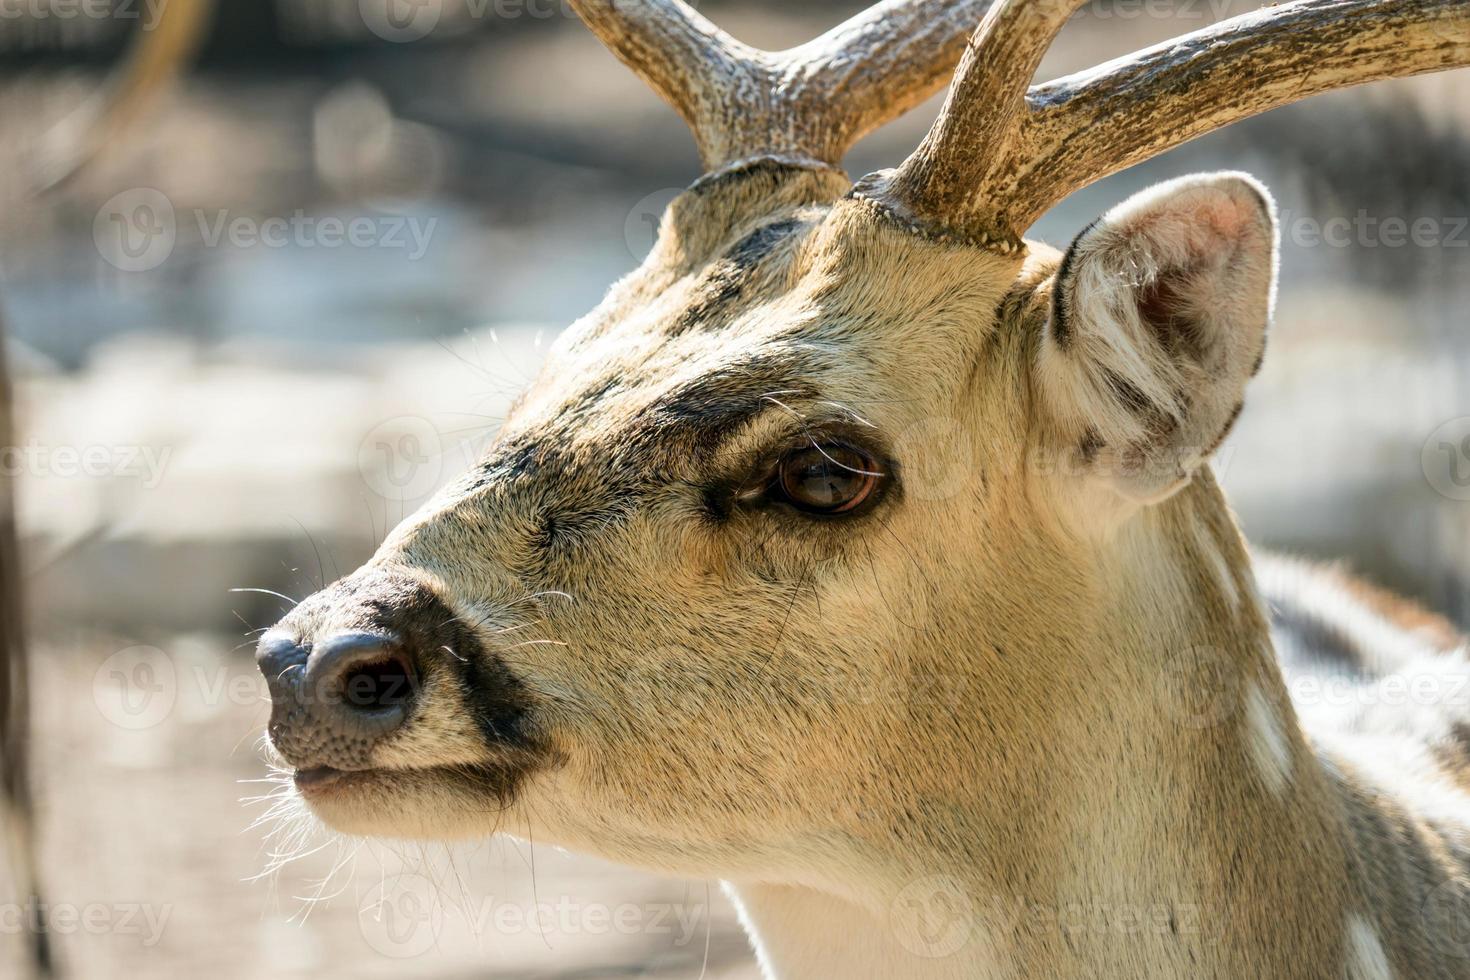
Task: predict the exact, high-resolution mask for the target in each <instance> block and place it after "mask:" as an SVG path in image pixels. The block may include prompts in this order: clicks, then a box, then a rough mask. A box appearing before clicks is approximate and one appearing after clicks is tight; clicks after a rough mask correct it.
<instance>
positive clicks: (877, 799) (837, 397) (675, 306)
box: [256, 0, 1470, 980]
mask: <svg viewBox="0 0 1470 980" xmlns="http://www.w3.org/2000/svg"><path fill="white" fill-rule="evenodd" d="M573 6H574V7H575V8H576V10H577V12H578V13H579V15H580V16H581V18H582V19H583V21H584V22H585V23H586V25H587V26H588V27H590V29H591V30H592V31H593V32H594V33H595V34H596V35H597V37H598V38H599V39H600V40H601V41H602V42H603V43H604V44H605V45H606V46H607V47H609V48H610V49H611V50H612V52H613V53H614V54H616V55H617V57H618V58H620V59H621V60H622V61H623V62H625V63H626V64H627V65H628V66H629V67H631V68H632V69H633V70H634V71H635V72H636V73H637V74H638V75H640V76H641V77H642V78H643V79H645V80H646V81H647V82H648V83H649V84H650V85H651V86H652V87H653V89H654V90H655V91H656V92H657V93H658V94H659V95H661V96H662V97H663V98H664V99H665V100H666V101H667V102H669V103H670V104H671V105H672V107H673V108H674V109H675V110H676V111H677V112H678V113H679V114H680V115H681V116H682V117H683V118H684V120H685V121H686V122H687V123H688V124H689V127H690V129H691V130H692V132H693V135H694V139H695V142H696V143H697V146H698V149H699V153H700V157H701V161H702V165H703V168H704V173H703V174H702V176H700V177H699V178H698V179H696V180H695V181H694V182H693V183H692V184H690V185H689V187H688V189H687V190H685V191H684V192H683V193H682V194H681V195H680V196H678V197H677V198H676V199H674V201H673V202H672V203H671V204H670V205H669V206H668V209H667V211H666V213H665V214H664V215H663V217H662V220H661V224H660V228H659V233H658V238H657V242H656V244H655V246H654V248H653V250H652V252H651V253H650V254H649V255H648V257H647V259H646V260H645V261H644V262H643V263H642V264H641V265H640V266H639V267H638V268H637V269H636V270H635V271H633V272H631V273H630V274H628V275H627V276H626V277H625V278H624V279H622V280H621V281H619V282H617V283H616V284H615V285H613V286H612V287H611V289H610V290H609V291H608V293H607V295H606V297H605V298H604V300H603V301H602V302H601V304H600V305H598V306H597V307H596V308H595V309H594V310H593V311H592V312H590V313H589V314H587V315H586V316H585V317H584V318H582V319H581V320H579V321H577V322H576V323H575V324H574V325H572V326H571V327H570V328H569V329H568V330H567V331H565V332H564V333H563V334H561V335H560V337H559V339H558V340H557V341H556V343H555V344H554V345H553V346H552V348H551V350H550V352H549V354H548V356H547V360H546V363H545V365H544V367H543V369H542V370H541V373H540V374H539V375H538V377H537V379H536V380H535V381H533V382H532V383H531V384H530V385H529V387H528V388H527V389H526V390H525V391H524V392H523V393H522V394H521V395H520V396H519V398H518V399H517V401H516V402H515V403H514V404H513V406H512V407H511V409H510V410H509V412H508V414H507V417H506V419H505V421H504V423H503V425H502V426H501V428H500V429H499V430H498V432H497V434H496V436H495V439H494V442H493V444H492V445H490V446H489V448H488V449H487V451H486V453H485V455H484V456H483V458H481V459H480V460H479V461H478V462H477V463H475V464H474V465H472V466H471V467H470V468H469V469H468V470H467V471H466V472H464V473H462V474H461V475H459V476H457V477H454V478H452V479H451V480H450V481H449V482H448V483H447V484H446V485H445V486H444V488H443V489H442V490H440V491H438V492H437V493H436V495H435V496H433V497H432V498H430V499H429V501H428V502H427V503H425V504H424V505H423V506H422V508H421V509H419V510H418V511H417V512H416V513H415V514H413V515H412V516H410V517H408V518H407V519H406V520H405V521H404V522H403V523H402V524H400V525H399V526H398V527H397V528H395V529H394V530H392V531H391V532H390V533H389V534H388V535H387V537H386V538H385V539H384V541H383V542H382V544H381V546H380V547H379V548H378V550H377V551H376V553H375V554H374V556H373V557H372V558H371V559H370V560H369V561H368V562H367V563H366V564H365V565H363V566H362V567H361V568H359V569H357V570H356V571H354V572H352V573H351V574H349V575H347V576H345V577H343V578H341V579H340V580H338V581H336V582H334V583H331V584H328V585H325V586H324V587H323V588H322V589H320V590H319V591H317V592H315V593H314V594H312V595H310V596H308V597H307V598H305V599H304V600H303V601H302V602H300V604H299V605H297V606H295V607H294V608H293V609H291V610H290V611H289V612H287V613H286V614H285V616H284V617H283V618H282V619H281V620H280V621H279V622H278V623H276V625H274V626H273V627H271V628H270V629H269V630H268V631H267V632H265V633H264V634H263V635H262V636H261V638H260V640H259V645H258V647H257V652H256V657H257V662H258V664H259V667H260V669H261V671H262V673H263V675H264V678H265V682H266V684H267V685H268V689H269V695H270V700H271V715H270V719H269V722H268V740H269V744H270V746H271V751H272V752H273V753H274V755H275V756H276V757H277V758H278V761H279V763H280V765H281V766H282V768H283V770H284V772H285V774H286V775H285V777H283V778H286V779H288V780H289V783H290V786H291V787H292V788H291V789H290V790H289V792H291V793H292V794H294V796H295V797H296V798H298V799H299V801H300V802H301V804H302V806H303V807H304V809H305V810H306V811H309V813H310V814H311V815H312V816H313V817H314V818H315V819H317V820H319V821H320V822H321V823H323V824H324V825H325V826H326V827H327V828H330V830H332V831H334V832H338V833H342V834H347V835H359V836H367V837H396V838H411V839H427V840H436V841H453V840H460V839H480V838H484V837H487V836H489V835H491V834H495V833H499V832H505V833H511V834H518V835H522V836H525V835H529V836H530V837H531V838H532V839H534V840H535V841H537V842H540V843H550V844H554V845H556V846H559V847H563V848H567V849H570V850H573V851H578V852H583V853H587V854H590V855H595V856H599V857H602V858H605V859H609V860H612V861H616V862H621V863H623V864H626V865H631V866H635V867H638V868H643V869H648V870H651V871H654V872H660V873H669V874H677V875H686V876H692V877H696V878H715V879H719V880H720V881H721V882H723V884H724V887H725V888H726V890H727V892H728V894H729V895H730V896H731V898H732V899H733V901H734V902H735V904H736V906H737V908H738V910H739V913H740V916H741V919H742V921H743V924H744V925H745V927H746V929H747V931H748V933H749V935H750V937H751V941H752V944H753V946H754V949H755V952H756V955H757V958H758V960H759V962H760V964H761V967H762V969H763V971H764V973H765V975H766V976H767V977H770V978H773V980H792V978H795V980H802V978H818V977H821V978H826V977H844V978H861V977H873V978H878V977H883V978H891V977H906V978H959V977H966V978H973V977H983V978H990V977H1048V978H1057V977H1063V978H1065V977H1076V978H1096V977H1119V978H1138V977H1181V976H1188V977H1195V976H1200V977H1204V976H1209V977H1290V978H1319V977H1350V978H1359V980H1370V978H1371V980H1383V978H1388V977H1398V978H1428V977H1463V976H1470V958H1467V953H1470V948H1467V947H1466V946H1465V945H1464V942H1463V936H1464V935H1465V933H1464V930H1463V918H1462V916H1463V914H1464V913H1463V911H1462V910H1463V909H1465V908H1466V906H1465V904H1464V903H1465V902H1466V901H1467V900H1470V767H1467V763H1470V727H1467V723H1470V714H1467V712H1466V711H1465V710H1464V709H1463V708H1457V707H1456V700H1455V699H1453V698H1450V697H1439V698H1437V699H1435V700H1434V702H1433V703H1432V704H1428V705H1419V706H1417V707H1415V708H1414V709H1409V708H1403V709H1400V710H1397V711H1395V710H1393V709H1392V707H1391V705H1386V704H1384V703H1383V702H1382V701H1379V700H1375V697H1374V694H1373V692H1374V690H1375V686H1376V685H1379V684H1381V683H1383V682H1385V681H1386V680H1388V679H1390V678H1392V677H1394V676H1400V677H1401V676H1402V674H1403V672H1410V673H1413V674H1414V676H1419V675H1420V674H1422V675H1423V676H1425V677H1428V678H1430V679H1431V680H1432V681H1443V682H1445V683H1448V682H1450V681H1452V680H1454V679H1455V678H1457V677H1461V678H1462V677H1464V676H1465V672H1466V670H1467V664H1466V660H1465V656H1466V643H1465V640H1464V638H1463V637H1462V636H1461V635H1460V634H1459V633H1458V632H1457V631H1456V629H1455V628H1454V627H1453V626H1452V625H1451V624H1450V623H1449V622H1448V621H1446V620H1444V619H1442V618H1439V617H1436V616H1435V615H1434V614H1432V613H1430V612H1428V611H1425V610H1423V609H1420V608H1419V607H1417V606H1415V605H1413V604H1412V603H1409V602H1408V601H1407V600H1402V599H1399V598H1397V597H1395V596H1393V595H1391V594H1388V593H1383V592H1379V591H1376V589H1374V588H1372V587H1369V586H1366V585H1364V584H1361V583H1359V582H1357V580H1355V579H1351V578H1348V577H1345V576H1344V575H1343V574H1341V573H1338V572H1334V571H1330V570H1324V569H1321V568H1317V567H1316V566H1312V565H1309V564H1304V563H1299V562H1295V561H1292V560H1286V559H1273V558H1270V557H1267V556H1256V555H1253V553H1252V552H1251V551H1250V550H1249V549H1248V548H1247V546H1246V544H1245V542H1244V541H1243V539H1242V535H1241V532H1240V531H1239V529H1238V528H1237V526H1236V523H1235V521H1234V519H1233V517H1232V515H1231V512H1230V510H1229V508H1228V506H1227V503H1226V501H1225V499H1224V496H1223V495H1222V492H1221V489H1220V486H1219V484H1218V482H1217V480H1216V478H1215V476H1214V474H1213V473H1212V470H1211V466H1210V462H1209V460H1210V457H1211V454H1212V453H1213V452H1214V451H1215V449H1216V447H1217V446H1219V445H1220V443H1221V440H1223V439H1224V438H1225V436H1226V435H1227V434H1228V433H1229V432H1230V430H1231V427H1232V425H1233V423H1234V422H1235V420H1236V418H1237V416H1238V415H1239V414H1240V412H1241V408H1242V404H1243V399H1244V395H1245V389H1246V386H1247V384H1248V382H1249V381H1250V379H1251V378H1252V376H1254V375H1255V374H1256V373H1257V371H1258V370H1259V368H1260V366H1261V363H1262V358H1263V356H1264V351H1265V340H1266V331H1267V327H1268V324H1269V322H1270V320H1271V317H1272V309H1273V303H1274V294H1275V289H1276V278H1277V231H1276V218H1275V211H1274V205H1273V203H1272V199H1271V197H1270V195H1269V193H1268V192H1267V191H1266V189H1265V188H1264V187H1262V186H1261V185H1260V184H1259V183H1258V182H1257V181H1256V180H1254V179H1253V178H1251V177H1249V176H1247V175H1245V174H1241V173H1234V172H1223V173H1209V174H1200V175H1193V176H1185V177H1181V178H1177V179H1174V180H1170V181H1167V182H1165V183H1162V184H1159V185H1156V186H1153V187H1151V188H1149V189H1147V190H1144V191H1142V192H1140V193H1138V194H1136V195H1134V196H1133V197H1130V198H1128V199H1127V200H1125V201H1123V202H1122V203H1121V204H1118V205H1117V206H1115V207H1114V208H1112V209H1111V210H1109V211H1107V212H1106V213H1105V214H1103V215H1102V216H1101V217H1100V218H1098V219H1097V221H1095V222H1094V223H1092V224H1091V225H1089V226H1087V227H1086V228H1084V229H1083V230H1082V231H1081V232H1080V233H1079V234H1078V235H1077V237H1076V238H1075V240H1074V241H1072V243H1071V244H1070V245H1069V246H1068V247H1067V248H1066V249H1065V250H1057V249H1055V248H1052V247H1050V246H1048V245H1046V244H1043V243H1041V242H1038V241H1032V240H1028V239H1026V238H1024V237H1023V235H1024V234H1025V233H1026V232H1027V230H1028V229H1029V228H1030V227H1031V226H1032V224H1033V223H1034V222H1035V221H1036V219H1037V218H1038V217H1039V216H1041V215H1042V214H1043V213H1045V212H1046V211H1047V210H1048V209H1049V208H1051V207H1052V206H1053V205H1055V204H1056V203H1057V202H1059V201H1060V200H1062V199H1063V198H1064V197H1066V196H1068V195H1069V194H1071V193H1072V192H1074V191H1076V190H1077V189H1079V188H1081V187H1083V186H1085V185H1087V184H1090V183H1092V182H1094V181H1096V180H1098V179H1100V178H1102V177H1104V176H1107V175H1109V174H1111V173H1114V172H1116V171H1119V170H1121V169H1124V168H1126V167H1129V166H1131V165H1133V164H1136V163H1139V162H1140V161H1143V160H1146V159H1149V158H1151V157H1153V156H1156V155H1158V154H1160V153H1162V152H1164V151H1165V150H1168V149H1170V148H1171V147H1174V146H1176V145H1178V144H1180V143H1183V142H1185V141H1187V140H1190V139H1193V138H1195V137H1198V136H1200V135H1203V134H1205V133H1208V132H1210V131H1213V130H1215V129H1218V128H1220V127H1222V126H1225V125H1227V124H1229V123H1231V122H1234V121H1236V120H1239V119H1242V118H1245V117H1247V116H1250V115H1252V114H1255V113H1259V112H1262V111H1265V110H1268V109H1271V108H1273V107H1276V106H1280V105H1283V104H1286V103H1289V102H1293V101H1296V100H1298V99H1302V98H1306V97H1308V96H1311V95H1314V94H1317V93H1320V92H1325V91H1328V90H1331V89H1337V88H1341V87H1344V86H1348V85H1353V84H1356V83H1360V82H1367V81H1371V80H1376V79H1385V78H1389V77H1396V76H1407V75H1414V74H1419V73H1424V72H1431V71H1437V70H1441V69H1449V68H1455V67H1460V66H1464V65H1466V64H1470V7H1467V5H1466V4H1465V3H1464V2H1463V0H1293V2H1287V3H1281V4H1278V5H1274V6H1268V7H1264V8H1262V9H1260V10H1256V11H1253V12H1250V13H1246V14H1242V15H1240V16H1236V17H1234V18H1231V19H1228V20H1224V21H1221V22H1219V23H1217V24H1215V25H1213V26H1210V27H1207V28H1204V29H1202V30H1200V31H1197V32H1195V33H1192V34H1188V35H1185V36H1182V37H1178V38H1175V39H1174V40H1171V41H1168V42H1166V43H1163V44H1160V45H1157V46H1155V47H1151V48H1148V49H1146V50H1143V51H1140V52H1138V53H1136V54H1134V55H1132V56H1130V57H1127V58H1123V59H1119V60H1116V61H1112V62H1109V63H1107V64H1104V65H1101V66H1099V67H1096V68H1093V69H1090V70H1086V71H1083V72H1081V73H1078V74H1075V75H1070V76H1067V77H1063V78H1059V79H1056V80H1054V81H1049V82H1045V83H1041V84H1033V76H1034V74H1035V73H1036V70H1037V67H1038V65H1039V63H1040V61H1041V58H1042V56H1043V53H1044V52H1045V51H1046V50H1047V48H1048V47H1049V45H1050V44H1051V42H1052V39H1053V38H1054V37H1055V36H1056V35H1057V34H1058V33H1059V32H1060V31H1061V30H1062V28H1063V26H1064V25H1065V24H1066V23H1067V21H1068V19H1069V17H1070V16H1071V15H1072V14H1073V13H1074V12H1075V11H1076V10H1077V8H1079V7H1080V6H1081V0H995V2H993V3H990V4H989V5H986V4H985V3H982V2H972V0H954V2H945V3H940V2H920V0H885V2H883V3H880V4H878V5H877V6H875V7H872V8H870V9H868V10H867V11H865V12H863V13H860V14H858V15H857V16H856V17H855V18H854V19H852V20H850V21H848V22H846V23H845V24H843V25H841V26H839V27H837V28H835V29H834V30H832V31H831V32H829V33H828V34H826V35H823V36H822V37H820V38H818V39H816V40H814V41H812V42H809V43H807V44H805V45H802V46H800V47H796V48H793V49H791V50H788V51H783V52H768V51H762V50H757V49H754V48H751V47H748V46H746V45H744V44H742V43H740V42H738V41H736V40H734V39H733V38H731V37H730V36H728V35H727V34H725V33H724V32H722V31H720V30H719V29H718V28H716V27H715V26H714V25H713V24H711V23H710V22H709V21H708V20H707V19H706V18H704V17H702V16H701V15H699V14H697V13H696V12H695V11H693V10H692V9H690V8H689V7H688V6H687V5H686V4H684V3H682V2H680V0H639V2H636V3H629V2H615V0H574V2H573ZM956 62H957V63H958V65H957V67H955V64H956ZM951 72H952V81H951V84H950V86H949V92H948V96H947V98H946V100H945V102H944V104H943V108H942V110H941V111H940V114H939V116H938V118H937V120H936V121H935V122H934V124H933V126H932V128H930V129H929V131H928V133H927V135H926V136H925V137H924V138H923V140H922V142H921V143H920V144H919V146H918V147H917V148H916V149H915V150H914V151H913V152H912V154H911V155H910V156H909V157H908V158H907V159H905V160H904V161H903V162H902V163H901V164H900V165H899V166H898V167H896V168H894V169H891V170H886V171H881V172H878V173H873V174H869V175H867V176H863V177H860V178H858V179H856V180H854V179H852V178H851V177H849V176H848V175H847V174H846V173H845V172H844V170H843V169H842V158H843V156H844V154H845V152H846V151H847V149H848V148H849V147H850V146H851V145H852V144H853V143H854V141H856V140H857V139H858V138H859V137H861V136H862V135H864V134H865V133H867V132H869V131H871V130H872V129H874V128H875V127H877V126H879V125H882V124H884V123H886V122H888V121H890V120H891V119H893V118H895V117H896V116H897V115H899V114H900V113H902V112H904V111H906V110H908V109H909V108H912V107H914V106H915V105H917V104H918V103H919V102H920V101H922V100H923V99H924V98H925V97H927V96H928V95H930V94H931V93H933V92H935V91H937V90H938V88H939V87H940V86H941V85H943V84H944V81H945V79H946V76H949V75H950V74H951ZM1311 671H1319V672H1334V673H1336V674H1338V675H1340V676H1344V677H1348V678H1350V679H1351V681H1352V683H1353V684H1354V685H1355V687H1354V688H1353V690H1354V691H1356V692H1358V694H1357V695H1356V696H1355V700H1353V702H1352V703H1351V704H1350V705H1348V706H1347V707H1346V709H1344V710H1341V711H1337V712H1328V711H1322V710H1317V709H1318V708H1319V707H1320V706H1315V705H1312V704H1308V703H1305V701H1304V702H1303V703H1301V704H1298V703H1295V702H1294V700H1293V697H1292V694H1293V693H1295V692H1296V690H1297V689H1296V688H1295V687H1291V688H1289V687H1288V682H1287V679H1288V677H1290V676H1298V675H1300V674H1301V673H1302V672H1308V673H1310V672H1311ZM1299 700H1301V699H1300V698H1299Z"/></svg>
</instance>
